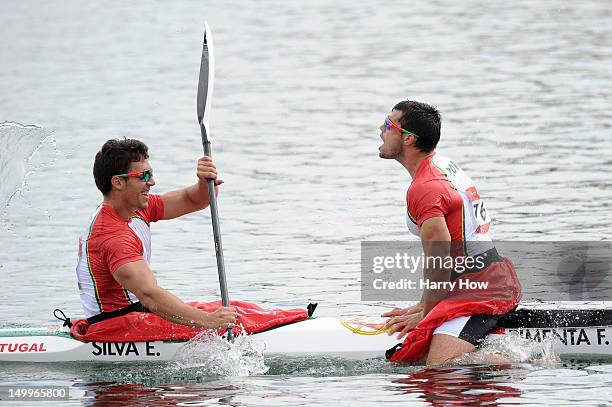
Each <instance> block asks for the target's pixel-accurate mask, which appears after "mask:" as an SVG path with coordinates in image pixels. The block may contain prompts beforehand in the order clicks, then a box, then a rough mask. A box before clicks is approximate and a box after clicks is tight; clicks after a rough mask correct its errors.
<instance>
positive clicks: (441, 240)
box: [420, 217, 451, 316]
mask: <svg viewBox="0 0 612 407" xmlns="http://www.w3.org/2000/svg"><path fill="white" fill-rule="evenodd" d="M420 235H421V243H422V245H423V252H424V254H425V259H427V258H441V259H446V258H447V256H450V247H451V238H450V232H449V231H448V227H447V226H446V221H445V220H444V218H443V217H434V218H429V219H427V220H426V221H425V222H423V224H422V225H421V231H420ZM430 262H431V260H430ZM433 263H434V264H431V265H433V266H434V267H426V268H424V269H423V278H425V279H429V281H450V277H451V269H450V268H443V267H439V266H440V262H439V261H437V262H433ZM445 263H446V262H444V261H443V262H442V265H444V264H445ZM447 293H448V290H446V289H441V290H424V291H423V296H422V297H421V305H422V307H423V316H425V315H427V313H428V312H429V311H430V310H431V309H432V308H433V307H434V306H435V305H436V304H437V303H438V302H440V301H441V300H442V299H443V298H444V297H445V296H446V294H447Z"/></svg>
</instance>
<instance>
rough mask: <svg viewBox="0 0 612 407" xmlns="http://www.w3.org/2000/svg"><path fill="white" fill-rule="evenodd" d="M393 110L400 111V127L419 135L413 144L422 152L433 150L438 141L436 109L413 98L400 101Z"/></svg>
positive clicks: (439, 120) (437, 114) (437, 113)
mask: <svg viewBox="0 0 612 407" xmlns="http://www.w3.org/2000/svg"><path fill="white" fill-rule="evenodd" d="M393 110H399V111H400V112H402V117H401V119H400V123H399V125H400V127H402V128H403V129H406V130H408V131H410V132H412V133H414V134H416V135H418V136H419V137H418V138H417V140H416V143H415V144H414V146H415V147H416V148H417V149H418V150H420V151H422V152H424V153H431V152H432V151H434V149H435V148H436V146H437V145H438V141H440V127H441V118H440V113H439V112H438V110H437V109H436V108H435V107H433V106H430V105H428V104H426V103H422V102H417V101H414V100H404V101H401V102H399V103H398V104H397V105H395V107H394V108H393Z"/></svg>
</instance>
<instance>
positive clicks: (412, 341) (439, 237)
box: [379, 100, 521, 364]
mask: <svg viewBox="0 0 612 407" xmlns="http://www.w3.org/2000/svg"><path fill="white" fill-rule="evenodd" d="M440 124H441V121H440V115H439V113H438V111H437V110H436V109H435V108H434V107H432V106H429V105H427V104H425V103H421V102H416V101H410V100H407V101H402V102H400V103H398V104H397V105H396V106H395V107H394V108H393V110H392V111H391V113H390V114H389V115H388V116H387V117H386V118H385V120H384V123H383V124H382V125H381V126H380V130H381V134H380V137H381V139H382V140H383V144H382V145H381V146H380V147H379V156H380V157H381V158H385V159H395V160H397V161H398V162H399V163H400V164H402V165H403V166H404V168H406V170H407V171H408V172H409V173H410V176H411V177H412V183H411V184H410V186H409V188H408V191H407V193H406V205H407V213H406V222H407V226H408V229H409V230H410V232H411V233H413V234H415V235H417V236H419V237H420V239H421V242H422V245H423V252H424V255H425V258H426V259H428V258H443V259H444V258H448V257H449V256H450V257H451V258H453V259H455V260H456V264H457V265H458V264H460V263H462V264H465V263H464V260H465V259H471V260H473V261H472V262H470V264H471V265H470V266H469V267H467V268H466V267H461V269H459V267H457V268H456V269H453V268H450V267H448V266H447V265H446V264H447V263H444V265H442V264H441V262H435V261H434V262H432V263H431V264H433V265H431V266H426V267H424V269H423V279H427V280H429V281H435V282H440V283H444V282H461V281H464V282H465V281H467V280H469V281H477V282H482V283H486V285H484V286H480V287H486V288H485V289H482V288H481V289H480V290H478V289H467V288H466V289H462V290H461V289H456V288H455V289H448V288H446V287H448V286H447V285H444V284H440V285H439V287H445V288H439V289H426V290H424V291H423V296H422V298H421V301H420V302H419V303H418V304H416V305H414V306H411V307H408V308H403V309H401V308H395V309H393V310H391V311H389V312H386V313H384V314H383V315H382V316H384V317H389V319H388V320H387V322H386V325H385V327H386V328H389V330H390V332H398V333H399V335H398V339H402V338H403V337H404V336H406V338H405V340H404V342H403V343H402V344H400V345H398V346H397V347H395V348H394V349H392V350H390V351H389V352H388V357H389V358H390V359H391V360H394V361H411V362H414V361H418V360H420V359H422V358H423V357H425V356H426V357H427V359H426V361H427V364H443V363H448V362H451V361H452V360H454V359H456V358H457V357H460V356H462V355H464V354H465V353H468V352H472V351H474V350H475V349H476V347H477V346H478V345H479V344H480V343H481V342H482V340H483V339H484V338H485V337H486V336H487V335H488V334H489V333H490V332H491V330H492V329H494V328H495V326H496V323H497V319H498V318H499V317H500V316H502V315H503V314H505V313H507V312H508V311H510V310H512V309H513V308H515V307H516V305H517V304H518V302H519V300H520V292H521V290H520V284H519V282H518V279H517V277H516V273H515V270H514V267H513V265H512V263H511V262H510V260H509V259H507V258H502V257H501V256H500V255H499V254H498V253H497V251H496V249H495V246H494V245H493V242H492V241H491V237H490V235H489V229H490V224H491V218H490V215H489V213H488V211H487V209H486V206H485V203H484V201H483V199H482V197H481V196H480V194H479V192H478V190H477V188H476V186H475V184H474V182H473V181H472V180H471V179H470V177H468V176H467V175H466V174H465V173H464V172H463V170H461V168H459V167H458V166H457V165H456V164H455V163H454V162H452V161H451V160H450V159H448V158H446V157H442V156H440V155H439V154H437V153H436V152H435V148H436V146H437V144H438V141H439V140H440ZM458 260H462V261H461V262H460V261H458ZM445 267H446V268H445ZM458 270H459V271H460V272H459V271H458ZM456 286H459V284H456Z"/></svg>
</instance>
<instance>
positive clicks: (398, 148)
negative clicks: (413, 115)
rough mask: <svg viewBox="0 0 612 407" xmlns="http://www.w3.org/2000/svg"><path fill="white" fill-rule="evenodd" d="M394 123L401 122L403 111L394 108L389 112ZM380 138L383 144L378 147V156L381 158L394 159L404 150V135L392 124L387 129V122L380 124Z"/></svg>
mask: <svg viewBox="0 0 612 407" xmlns="http://www.w3.org/2000/svg"><path fill="white" fill-rule="evenodd" d="M389 117H390V118H391V121H392V122H393V123H396V124H397V123H399V122H400V119H401V117H402V112H400V111H399V110H393V111H391V113H390V114H389ZM379 129H380V132H381V133H380V138H381V139H382V141H383V144H382V145H381V146H380V147H378V156H379V157H380V158H386V159H394V158H397V157H398V156H399V155H400V153H401V152H402V148H403V144H404V135H403V134H402V133H401V131H400V130H397V129H395V128H393V127H391V126H389V128H388V129H387V125H386V124H385V122H383V124H381V125H380V127H379Z"/></svg>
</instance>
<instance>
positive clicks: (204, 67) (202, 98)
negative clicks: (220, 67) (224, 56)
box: [197, 24, 212, 124]
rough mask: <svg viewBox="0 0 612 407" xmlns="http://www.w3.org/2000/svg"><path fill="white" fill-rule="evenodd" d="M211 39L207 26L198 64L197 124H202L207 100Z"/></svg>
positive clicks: (210, 72) (210, 73)
mask: <svg viewBox="0 0 612 407" xmlns="http://www.w3.org/2000/svg"><path fill="white" fill-rule="evenodd" d="M209 39H212V38H211V35H210V32H209V28H208V24H206V28H205V30H204V44H203V46H202V62H201V63H200V79H199V81H198V103H197V107H198V122H199V123H200V124H202V123H203V120H204V113H205V112H206V101H207V99H208V83H209V79H210V76H211V75H212V71H211V61H210V59H211V56H212V55H210V54H209V48H208V42H209Z"/></svg>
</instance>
